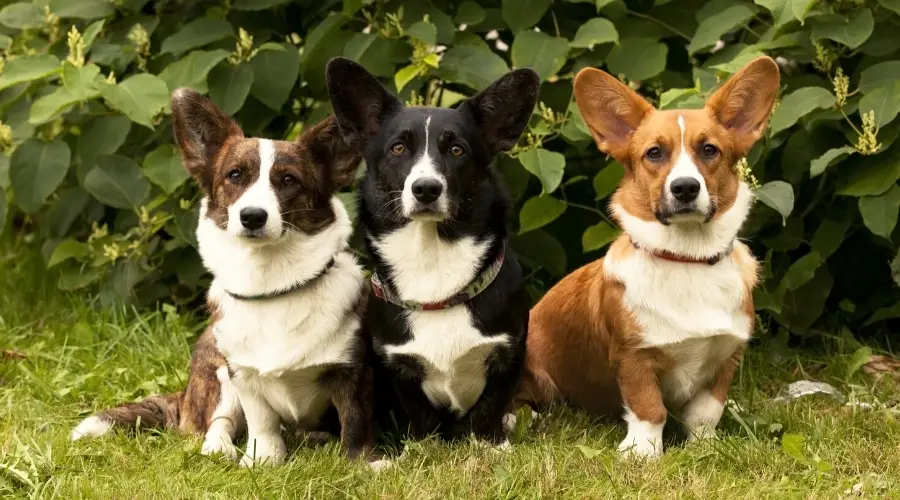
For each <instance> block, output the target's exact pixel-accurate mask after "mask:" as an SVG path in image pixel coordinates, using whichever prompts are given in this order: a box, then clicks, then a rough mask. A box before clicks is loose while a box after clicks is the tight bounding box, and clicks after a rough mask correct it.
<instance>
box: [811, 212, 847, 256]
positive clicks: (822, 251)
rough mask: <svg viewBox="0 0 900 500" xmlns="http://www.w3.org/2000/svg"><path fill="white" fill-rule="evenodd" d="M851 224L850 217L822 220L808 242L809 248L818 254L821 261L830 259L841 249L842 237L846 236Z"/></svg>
mask: <svg viewBox="0 0 900 500" xmlns="http://www.w3.org/2000/svg"><path fill="white" fill-rule="evenodd" d="M852 223H853V221H852V220H850V217H843V218H841V219H825V220H823V221H822V223H821V224H819V227H818V228H817V229H816V232H815V233H814V234H813V237H812V240H811V241H810V242H809V246H810V248H812V250H813V251H814V252H816V253H817V254H819V256H821V257H822V260H825V259H827V258H828V257H831V254H833V253H834V252H836V251H837V249H838V248H840V247H841V244H842V243H843V242H844V235H846V234H847V230H848V229H850V225H851V224H852Z"/></svg>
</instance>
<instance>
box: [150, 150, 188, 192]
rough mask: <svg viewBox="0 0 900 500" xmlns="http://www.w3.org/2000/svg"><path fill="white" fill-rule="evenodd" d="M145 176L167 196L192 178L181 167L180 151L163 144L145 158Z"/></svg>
mask: <svg viewBox="0 0 900 500" xmlns="http://www.w3.org/2000/svg"><path fill="white" fill-rule="evenodd" d="M143 169H144V175H145V176H147V178H148V179H150V182H152V183H154V184H156V185H157V186H159V187H160V188H162V190H163V191H165V192H166V193H167V194H172V193H174V192H175V190H176V189H178V188H179V187H180V186H181V185H182V184H184V181H186V180H188V178H189V177H190V176H189V175H188V172H187V170H186V169H185V168H184V167H183V166H182V165H181V157H180V156H179V155H178V150H177V149H175V146H173V145H171V144H163V145H161V146H159V147H157V148H156V149H154V150H153V151H150V152H149V153H147V156H145V157H144V164H143Z"/></svg>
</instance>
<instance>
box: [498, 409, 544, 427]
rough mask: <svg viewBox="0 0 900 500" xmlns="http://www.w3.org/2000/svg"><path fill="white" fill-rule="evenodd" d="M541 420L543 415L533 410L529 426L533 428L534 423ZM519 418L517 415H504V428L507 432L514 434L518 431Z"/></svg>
mask: <svg viewBox="0 0 900 500" xmlns="http://www.w3.org/2000/svg"><path fill="white" fill-rule="evenodd" d="M539 418H541V414H540V413H538V412H536V411H534V410H531V419H530V420H529V421H528V426H529V427H531V426H532V425H534V422H535V421H536V420H537V419H539ZM518 420H519V419H518V417H517V416H516V414H515V413H507V414H506V415H503V428H504V429H506V432H513V431H514V430H516V423H517V422H518Z"/></svg>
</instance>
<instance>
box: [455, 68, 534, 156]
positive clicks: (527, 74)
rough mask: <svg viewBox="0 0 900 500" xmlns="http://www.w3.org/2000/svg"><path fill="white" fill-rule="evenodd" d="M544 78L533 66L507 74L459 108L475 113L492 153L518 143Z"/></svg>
mask: <svg viewBox="0 0 900 500" xmlns="http://www.w3.org/2000/svg"><path fill="white" fill-rule="evenodd" d="M540 86H541V79H540V78H539V77H538V75H537V73H535V72H534V71H533V70H531V69H529V68H523V69H517V70H515V71H510V72H509V73H507V74H505V75H503V76H502V77H501V78H500V79H498V80H497V81H495V82H494V83H492V84H491V85H490V86H489V87H488V88H486V89H484V90H483V91H481V92H480V93H478V94H477V95H475V96H474V97H472V98H470V99H467V100H466V101H465V102H463V103H462V104H461V105H460V107H459V109H460V110H463V111H466V112H468V113H471V114H472V116H473V117H474V118H475V123H477V124H478V126H479V127H480V129H481V132H482V134H483V137H484V138H485V140H486V141H487V144H488V149H489V150H490V152H491V154H496V153H499V152H500V151H506V150H509V149H511V148H512V147H513V146H515V145H516V142H517V141H518V140H519V136H520V135H522V131H523V130H525V127H526V126H527V125H528V121H529V120H530V119H531V114H532V112H533V111H534V106H535V104H537V99H538V91H539V90H540Z"/></svg>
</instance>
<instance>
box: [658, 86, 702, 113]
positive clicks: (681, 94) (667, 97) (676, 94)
mask: <svg viewBox="0 0 900 500" xmlns="http://www.w3.org/2000/svg"><path fill="white" fill-rule="evenodd" d="M694 97H696V98H698V99H699V100H700V102H701V103H702V102H703V98H702V97H700V90H698V89H697V88H695V87H692V88H689V89H669V90H667V91H665V92H663V93H662V94H660V96H659V109H681V105H682V104H686V103H690V104H693V102H692V101H693V99H692V98H694Z"/></svg>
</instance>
